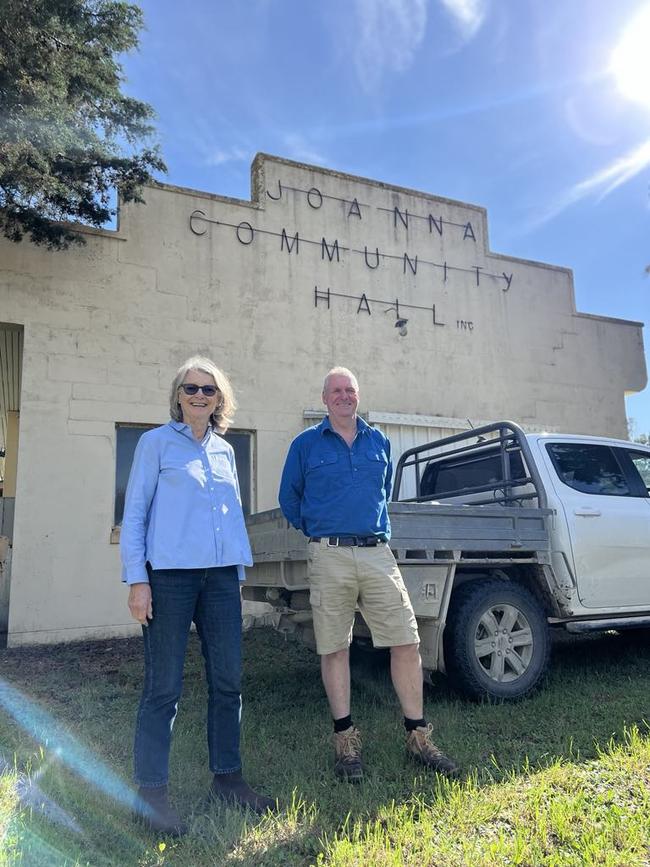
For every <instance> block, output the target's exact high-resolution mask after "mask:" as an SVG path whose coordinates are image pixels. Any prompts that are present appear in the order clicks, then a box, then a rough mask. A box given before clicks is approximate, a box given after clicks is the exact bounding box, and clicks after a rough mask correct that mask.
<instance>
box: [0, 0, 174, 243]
mask: <svg viewBox="0 0 650 867" xmlns="http://www.w3.org/2000/svg"><path fill="white" fill-rule="evenodd" d="M142 23H143V21H142V12H141V10H140V9H139V8H138V7H137V6H134V5H132V4H131V3H126V2H120V0H2V2H0V227H1V228H2V231H3V232H4V235H5V236H6V237H7V238H10V239H11V240H12V241H21V240H22V239H23V237H25V236H27V237H29V239H30V240H31V241H33V242H34V243H36V244H44V245H46V246H47V247H48V248H50V249H65V248H66V247H68V246H69V244H70V243H84V239H83V236H82V235H81V234H79V232H77V231H75V227H74V226H73V225H69V224H68V225H65V222H68V223H70V222H79V221H80V222H82V223H85V224H88V225H91V226H96V227H99V226H101V225H103V224H105V223H106V222H107V221H108V220H109V219H110V218H111V216H114V215H115V212H116V211H115V205H114V204H113V202H114V199H113V198H112V196H113V195H114V190H115V188H118V189H119V193H120V196H121V198H122V200H123V201H135V202H142V201H143V199H142V196H141V190H142V185H143V184H145V183H147V182H149V181H151V180H152V174H151V173H152V172H153V171H163V172H164V171H166V168H165V164H164V162H163V161H162V159H161V157H160V154H159V151H158V147H157V146H155V145H152V146H147V144H148V143H149V142H150V140H151V137H152V135H153V126H152V124H151V121H152V120H153V117H154V111H153V109H152V108H151V106H149V105H147V104H146V103H144V102H140V101H139V100H136V99H133V98H131V97H129V96H125V95H124V94H123V93H122V92H121V87H122V85H123V83H124V76H123V72H122V67H121V65H120V63H119V61H118V59H117V56H118V55H119V54H121V53H123V52H128V51H131V50H134V49H135V48H136V47H137V45H138V34H139V32H140V30H141V28H142ZM62 222H63V223H64V224H62Z"/></svg>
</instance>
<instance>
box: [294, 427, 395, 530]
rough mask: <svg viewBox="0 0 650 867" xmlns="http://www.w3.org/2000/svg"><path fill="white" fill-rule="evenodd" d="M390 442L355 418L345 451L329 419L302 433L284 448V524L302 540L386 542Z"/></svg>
mask: <svg viewBox="0 0 650 867" xmlns="http://www.w3.org/2000/svg"><path fill="white" fill-rule="evenodd" d="M392 475H393V466H392V463H391V457H390V442H389V441H388V439H387V438H386V437H385V436H384V434H383V433H381V431H378V430H376V429H375V428H373V427H370V425H368V424H366V423H365V421H363V419H360V418H358V417H357V435H356V438H355V440H354V442H353V443H352V447H350V446H348V444H347V443H346V442H345V440H344V439H343V437H341V436H340V435H339V434H337V433H336V431H335V430H334V429H333V428H332V426H331V424H330V421H329V418H328V417H325V418H324V419H323V421H322V422H321V423H320V424H318V425H315V426H314V427H310V428H308V429H307V430H305V431H303V432H302V433H301V434H298V436H297V437H296V438H295V439H294V441H293V442H292V443H291V446H290V447H289V452H288V454H287V459H286V461H285V464H284V470H283V471H282V481H281V482H280V494H279V500H280V507H281V509H282V512H283V514H284V516H285V518H286V519H287V520H288V521H289V523H290V524H293V526H294V527H297V528H298V529H299V530H302V532H303V533H304V534H305V535H306V536H348V535H350V536H383V537H385V538H386V539H389V538H390V521H389V518H388V498H389V497H390V490H391V480H392Z"/></svg>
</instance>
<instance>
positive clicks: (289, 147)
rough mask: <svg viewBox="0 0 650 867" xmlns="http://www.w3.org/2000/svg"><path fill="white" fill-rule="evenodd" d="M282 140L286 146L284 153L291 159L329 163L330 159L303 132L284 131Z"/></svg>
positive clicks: (322, 163) (321, 164) (314, 163)
mask: <svg viewBox="0 0 650 867" xmlns="http://www.w3.org/2000/svg"><path fill="white" fill-rule="evenodd" d="M282 140H283V144H284V148H285V152H284V155H285V156H286V157H288V158H289V159H293V160H298V162H302V163H310V164H311V165H317V166H327V165H328V162H329V161H328V159H327V157H326V156H324V154H323V153H322V152H321V151H319V150H317V149H316V148H315V147H313V146H312V145H311V144H310V142H309V140H308V139H307V138H306V137H305V136H304V135H302V134H301V133H297V132H288V133H284V135H283V136H282Z"/></svg>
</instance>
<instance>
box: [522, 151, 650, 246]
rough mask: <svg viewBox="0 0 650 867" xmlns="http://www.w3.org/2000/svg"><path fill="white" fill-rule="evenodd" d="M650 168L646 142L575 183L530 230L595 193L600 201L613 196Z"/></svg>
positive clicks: (649, 155) (533, 223) (531, 224)
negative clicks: (610, 195) (624, 185)
mask: <svg viewBox="0 0 650 867" xmlns="http://www.w3.org/2000/svg"><path fill="white" fill-rule="evenodd" d="M649 165H650V139H648V140H647V141H645V142H643V144H642V145H640V146H639V147H638V148H636V149H635V150H633V151H630V153H627V154H625V155H624V156H622V157H619V158H618V159H616V160H614V161H613V162H611V163H610V164H609V165H608V166H605V168H603V169H600V170H599V171H597V172H594V174H593V175H591V176H590V177H588V178H585V179H584V180H582V181H579V182H578V183H577V184H574V185H573V186H572V187H570V188H569V189H568V190H567V192H566V193H565V194H564V195H563V196H560V197H559V198H558V199H557V201H555V202H554V203H553V204H551V205H550V206H549V207H548V208H547V209H546V210H545V211H544V212H543V213H542V214H540V215H538V216H537V217H536V218H535V219H533V220H532V221H531V222H530V223H528V225H527V229H533V228H536V227H538V226H541V225H543V224H544V223H548V222H549V221H550V220H552V219H553V218H554V217H557V216H558V214H561V213H562V212H563V211H565V210H566V209H567V208H568V207H570V206H571V205H574V204H576V202H579V201H581V200H582V199H584V198H586V197H587V196H590V195H592V194H597V201H598V202H601V201H602V200H603V199H605V198H606V197H607V196H608V195H609V194H610V193H613V192H614V190H616V189H617V188H618V187H620V186H622V185H623V184H625V183H627V181H629V180H631V179H632V178H634V177H635V176H636V175H638V174H639V172H641V171H643V170H644V169H645V168H646V167H647V166H649Z"/></svg>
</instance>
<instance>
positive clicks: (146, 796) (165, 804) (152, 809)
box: [134, 786, 188, 837]
mask: <svg viewBox="0 0 650 867" xmlns="http://www.w3.org/2000/svg"><path fill="white" fill-rule="evenodd" d="M134 815H135V818H136V820H137V821H139V822H141V823H142V824H143V825H144V826H145V827H146V828H148V829H149V830H150V831H155V832H156V833H157V834H166V835H167V836H168V837H182V836H183V835H184V834H187V831H188V828H187V825H186V824H185V822H183V820H182V819H181V817H180V816H179V815H178V813H177V812H176V810H174V808H173V807H172V806H171V804H170V803H169V798H168V795H167V786H153V787H150V786H140V788H139V789H138V799H137V801H136V804H135V809H134Z"/></svg>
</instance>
